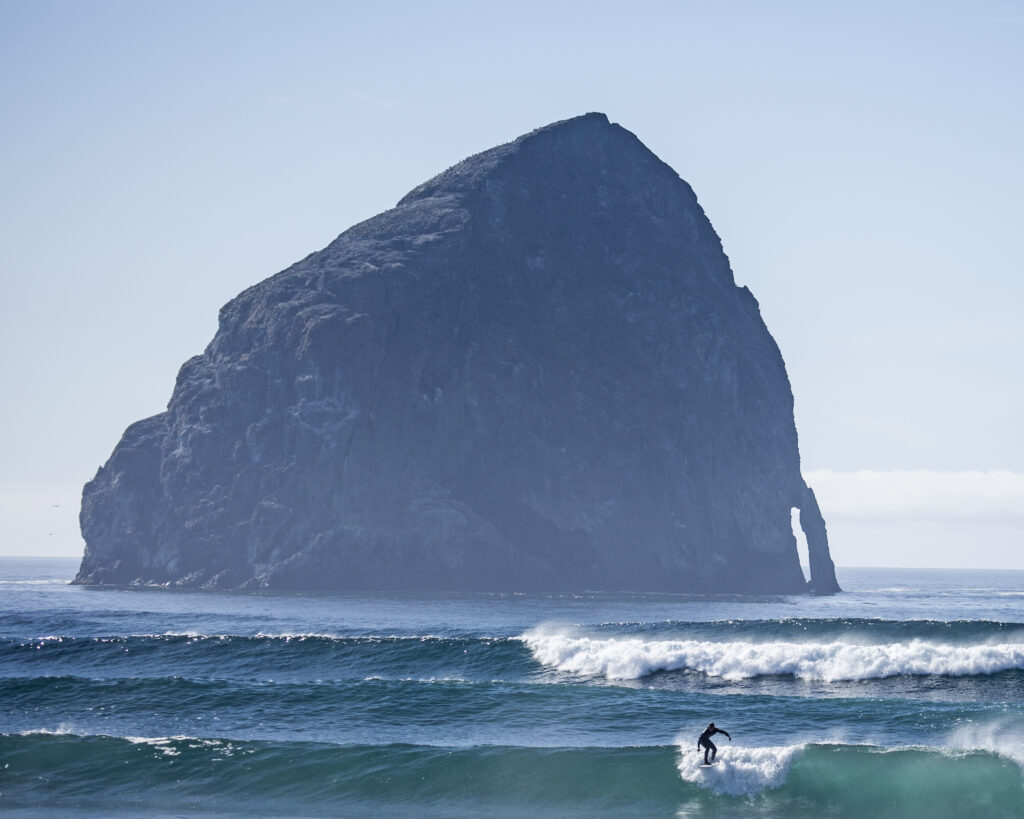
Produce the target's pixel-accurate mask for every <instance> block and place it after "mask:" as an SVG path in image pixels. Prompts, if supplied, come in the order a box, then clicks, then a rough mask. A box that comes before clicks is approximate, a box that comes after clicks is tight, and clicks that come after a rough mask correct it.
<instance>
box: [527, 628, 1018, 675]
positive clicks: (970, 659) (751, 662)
mask: <svg viewBox="0 0 1024 819" xmlns="http://www.w3.org/2000/svg"><path fill="white" fill-rule="evenodd" d="M523 641H524V642H525V643H526V645H527V646H528V647H529V649H530V651H531V652H532V653H533V656H534V658H535V659H536V660H537V661H538V662H540V663H542V664H543V665H545V666H548V667H549V668H555V669H558V670H559V671H563V672H569V673H573V674H583V675H590V676H604V677H607V678H608V679H611V680H632V679H638V678H640V677H645V676H647V675H648V674H652V673H654V672H657V671H684V670H685V671H696V672H701V673H704V674H708V675H710V676H713V677H721V678H723V679H726V680H743V679H749V678H751V677H760V676H767V675H790V676H793V677H798V678H801V679H807V680H823V681H827V682H832V681H837V680H867V679H881V678H885V677H894V676H898V675H937V676H968V675H985V674H995V673H998V672H1001V671H1009V670H1020V669H1024V642H1013V643H1008V642H1002V643H992V644H989V643H980V644H966V645H965V644H953V643H940V642H933V641H930V640H921V639H910V640H906V641H900V642H887V643H853V642H835V641H830V642H823V641H806V642H802V641H794V640H784V641H781V640H773V641H765V642H755V641H752V640H693V639H649V638H644V637H626V636H613V637H605V636H590V635H584V634H580V633H578V632H577V631H572V630H569V631H566V630H559V629H550V628H537V629H533V630H531V631H528V632H527V633H526V634H524V635H523Z"/></svg>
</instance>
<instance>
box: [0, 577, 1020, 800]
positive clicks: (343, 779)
mask: <svg viewBox="0 0 1024 819" xmlns="http://www.w3.org/2000/svg"><path fill="white" fill-rule="evenodd" d="M76 568H77V561H76V560H68V559H13V558H7V559H0V812H2V813H6V814H9V815H11V816H53V815H61V816H72V817H83V816H89V817H94V816H95V817H100V816H103V817H108V816H136V815H147V816H247V817H254V816H364V815H384V816H444V817H448V816H481V815H491V816H529V817H546V816H580V817H582V816H586V817H591V816H623V815H627V816H628V815H636V816H690V815H694V816H696V815H700V816H712V817H713V816H729V817H736V816H760V817H782V816H785V817H802V816H807V817H821V816H849V817H854V816H856V817H860V816H864V817H869V816H870V817H876V816H882V815H884V816H929V817H945V816H948V817H966V816H985V817H1011V816H1012V817H1021V816H1024V572H981V571H959V572H958V571H928V570H914V571H909V570H895V569H885V570H880V569H856V570H851V569H847V570H845V571H844V570H840V572H839V581H840V583H841V584H842V586H843V588H844V589H845V590H846V591H845V592H844V593H843V594H840V595H837V596H835V597H824V598H823V597H802V596H801V597H763V598H750V597H734V596H714V597H694V596H683V595H640V594H567V595H516V594H508V595H502V594H477V595H474V594H460V595H413V594H401V595H396V594H346V595H338V596H331V595H283V594H261V595H256V594H249V595H228V594H214V593H193V592H187V593H186V592H175V591H138V590H137V591H127V590H101V589H92V588H82V587H77V586H69V585H67V581H68V580H69V579H70V578H71V577H72V576H73V575H74V573H75V570H76ZM710 721H714V722H715V723H716V724H717V725H718V726H719V727H720V728H724V729H725V730H726V731H728V732H729V733H730V734H731V736H732V741H731V742H730V741H729V740H728V739H726V738H725V736H723V735H718V736H716V737H715V738H714V739H715V742H716V743H717V744H718V747H719V757H718V760H719V761H718V764H716V765H715V766H713V767H708V768H705V767H698V765H699V763H701V762H702V761H703V758H702V756H701V755H699V754H698V753H697V736H698V735H699V733H700V731H701V730H702V728H703V727H704V726H705V725H706V724H707V723H708V722H710Z"/></svg>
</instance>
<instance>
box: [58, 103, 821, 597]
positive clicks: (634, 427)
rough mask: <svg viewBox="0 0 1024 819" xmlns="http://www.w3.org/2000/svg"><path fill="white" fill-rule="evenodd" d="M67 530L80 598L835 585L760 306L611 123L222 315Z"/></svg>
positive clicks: (521, 151) (535, 143) (505, 165)
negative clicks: (75, 552)
mask: <svg viewBox="0 0 1024 819" xmlns="http://www.w3.org/2000/svg"><path fill="white" fill-rule="evenodd" d="M794 508H797V509H799V510H800V515H799V518H800V522H801V525H802V527H803V530H804V532H805V534H806V537H807V542H808V556H809V562H810V574H811V577H810V581H809V582H808V581H807V580H805V578H804V576H803V573H802V571H801V568H800V563H799V559H798V550H797V543H796V538H795V536H794V532H793V528H792V524H791V513H792V510H793V509H794ZM81 525H82V533H83V535H84V537H85V541H86V550H85V555H84V558H83V560H82V565H81V569H80V571H79V573H78V576H77V579H76V582H78V583H85V584H116V585H169V586H180V587H201V588H211V589H246V590H250V589H251V590H257V589H308V590H356V589H381V590H403V589H405V590H478V591H562V590H565V591H570V590H636V591H658V592H706V593H719V592H740V593H790V592H801V591H807V590H810V591H813V592H817V593H830V592H834V591H837V590H838V586H837V584H836V579H835V572H834V568H833V565H832V560H831V558H830V556H829V550H828V542H827V536H826V531H825V523H824V521H823V519H822V516H821V513H820V512H819V509H818V505H817V503H816V501H815V498H814V494H813V492H812V491H811V490H810V489H809V488H808V487H807V485H806V484H805V482H804V480H803V478H802V477H801V474H800V458H799V452H798V449H797V433H796V428H795V426H794V422H793V397H792V393H791V390H790V385H789V380H788V377H787V375H786V369H785V365H784V363H783V360H782V356H781V354H780V352H779V349H778V347H777V346H776V344H775V342H774V340H773V339H772V337H771V335H770V334H769V332H768V330H767V328H766V327H765V324H764V322H763V321H762V319H761V315H760V311H759V308H758V304H757V301H756V300H755V299H754V297H753V295H751V293H750V291H749V290H747V288H745V287H737V286H736V284H735V282H734V279H733V275H732V271H731V269H730V266H729V261H728V259H727V258H726V256H725V254H724V252H723V250H722V245H721V242H720V241H719V238H718V236H717V235H716V234H715V231H714V229H713V228H712V227H711V224H710V222H709V221H708V219H707V217H706V216H705V214H704V211H703V210H702V209H701V206H700V205H699V204H698V202H697V198H696V196H695V195H694V193H693V191H692V190H691V189H690V187H689V185H687V184H686V183H685V182H684V181H683V180H682V179H680V178H679V176H678V175H677V174H676V173H675V172H674V171H673V170H672V169H671V168H670V167H668V166H667V165H666V164H665V163H663V162H662V161H661V160H659V159H658V158H657V157H656V156H655V155H654V154H653V153H651V151H649V150H648V149H647V148H646V147H645V146H644V145H643V144H642V143H641V142H640V141H639V140H638V139H637V138H636V137H635V136H634V135H633V134H632V133H630V132H629V131H627V130H625V129H624V128H622V127H620V126H618V125H615V124H612V123H610V122H609V121H608V119H607V118H606V117H605V116H604V115H602V114H587V115H586V116H581V117H577V118H575V119H570V120H567V121H565V122H559V123H555V124H553V125H549V126H547V127H545V128H540V129H539V130H536V131H534V132H532V133H530V134H527V135H525V136H522V137H520V138H519V139H517V140H515V141H514V142H511V143H509V144H507V145H502V146H500V147H497V148H494V149H492V150H489V151H485V152H484V153H481V154H478V155H476V156H473V157H471V158H469V159H467V160H465V161H464V162H461V163H459V164H458V165H456V166H455V167H453V168H450V169H449V170H447V171H445V172H444V173H442V174H440V175H439V176H437V177H435V178H434V179H431V180H430V181H429V182H426V183H424V184H422V185H420V186H419V187H418V188H416V189H415V190H413V191H412V192H411V193H409V194H408V195H407V196H406V197H405V198H404V199H402V200H401V201H400V202H399V203H398V205H397V206H396V207H394V208H393V209H391V210H389V211H387V212H385V213H382V214H380V215H379V216H375V217H374V218H372V219H370V220H368V221H366V222H363V223H361V224H359V225H356V226H355V227H353V228H351V229H349V230H347V231H346V232H345V233H343V234H342V235H341V236H339V237H338V238H337V239H335V240H334V241H333V242H331V244H329V245H328V246H327V247H326V248H324V249H323V250H321V251H319V252H318V253H314V254H312V255H310V256H308V257H306V258H305V259H303V260H302V261H300V262H298V263H297V264H295V265H293V266H292V267H290V268H288V269H287V270H285V271H283V272H281V273H278V274H277V275H276V276H273V277H271V278H269V279H267V280H265V281H263V282H260V283H259V284H257V285H255V286H253V287H251V288H249V289H248V290H246V291H245V292H243V293H241V294H240V295H239V296H238V297H237V298H235V299H234V300H232V301H231V302H229V303H228V304H227V305H226V306H225V307H224V308H223V309H222V310H221V313H220V323H219V328H218V331H217V334H216V335H215V336H214V338H213V340H212V341H211V343H210V345H209V346H208V347H207V348H206V351H205V352H204V353H203V354H202V355H198V356H196V357H194V358H192V359H190V360H188V361H186V362H185V364H184V365H183V366H182V368H181V371H180V373H179V374H178V379H177V383H176V385H175V387H174V392H173V395H172V396H171V400H170V403H169V404H168V407H167V411H166V412H162V413H160V414H159V415H155V416H153V417H152V418H147V419H145V420H142V421H138V422H136V423H134V424H132V425H131V426H130V427H128V429H127V430H126V431H125V433H124V436H123V437H122V439H121V441H120V442H119V443H118V444H117V446H116V447H115V449H114V451H113V454H112V455H111V456H110V459H109V460H108V461H107V463H106V464H105V465H104V466H103V467H101V468H100V470H99V472H98V473H97V474H96V477H95V478H93V480H91V481H90V482H89V483H88V484H86V486H85V489H84V492H83V498H82V511H81Z"/></svg>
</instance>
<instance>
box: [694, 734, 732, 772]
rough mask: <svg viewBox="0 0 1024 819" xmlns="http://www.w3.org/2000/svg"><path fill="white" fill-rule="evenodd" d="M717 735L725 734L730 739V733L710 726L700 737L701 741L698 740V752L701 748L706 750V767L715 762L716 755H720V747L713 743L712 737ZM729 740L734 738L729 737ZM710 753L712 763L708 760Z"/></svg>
mask: <svg viewBox="0 0 1024 819" xmlns="http://www.w3.org/2000/svg"><path fill="white" fill-rule="evenodd" d="M715 734H725V735H726V736H727V737H729V732H728V731H723V730H722V729H721V728H712V727H711V726H708V727H707V728H705V729H704V733H703V734H701V735H700V739H698V740H697V751H698V752H699V751H700V749H701V748H703V749H704V764H705V765H710V764H711V763H712V762H714V761H715V755H716V754H717V753H718V746H717V745H715V743H713V742H712V741H711V737H713V736H714V735H715ZM729 739H730V740H731V739H732V737H729ZM708 751H711V760H710V761H709V760H708Z"/></svg>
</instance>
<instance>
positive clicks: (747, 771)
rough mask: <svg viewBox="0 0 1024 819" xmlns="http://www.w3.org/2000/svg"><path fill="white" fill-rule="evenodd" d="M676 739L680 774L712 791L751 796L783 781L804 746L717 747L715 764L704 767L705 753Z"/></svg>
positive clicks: (688, 780) (775, 786)
mask: <svg viewBox="0 0 1024 819" xmlns="http://www.w3.org/2000/svg"><path fill="white" fill-rule="evenodd" d="M677 741H678V742H679V762H678V764H677V767H678V768H679V774H680V776H682V777H683V779H685V780H686V781H687V782H693V783H694V784H695V785H699V786H701V787H702V788H708V789H709V790H712V791H714V792H715V793H726V794H730V795H732V796H752V795H754V794H756V793H760V792H761V791H763V790H766V789H768V788H777V787H779V786H780V785H782V784H783V783H784V782H785V781H786V774H787V773H789V766H790V765H791V764H792V762H793V760H794V759H795V758H796V756H797V754H799V753H800V752H801V751H802V750H803V749H804V746H803V745H781V746H775V747H766V748H742V747H729V748H719V754H718V759H717V761H716V762H715V764H714V765H711V766H709V767H704V752H703V751H701V752H700V753H698V752H697V751H696V747H695V746H691V745H690V744H689V743H685V744H684V743H683V742H682V740H677Z"/></svg>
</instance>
